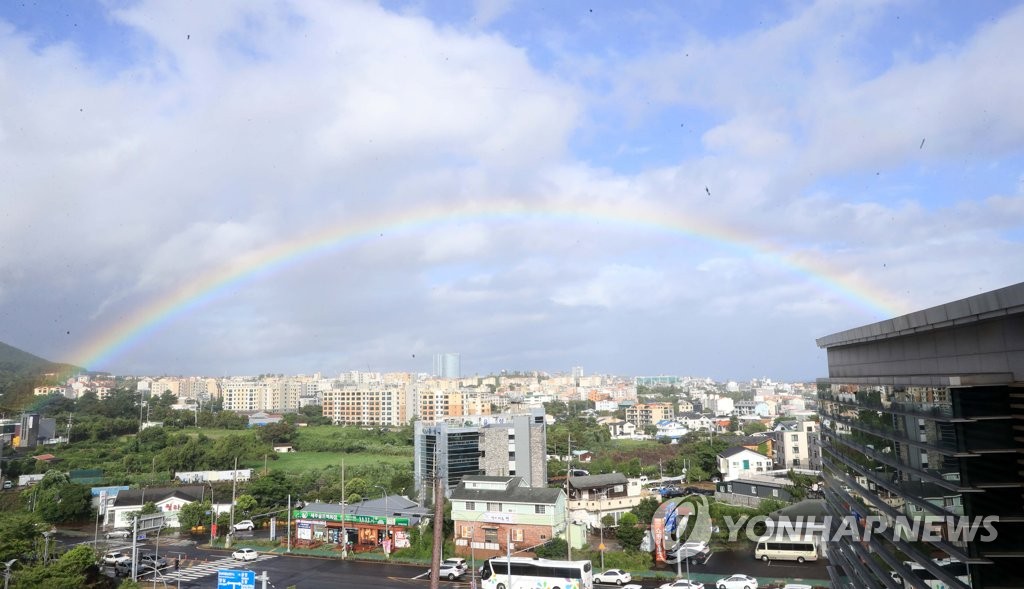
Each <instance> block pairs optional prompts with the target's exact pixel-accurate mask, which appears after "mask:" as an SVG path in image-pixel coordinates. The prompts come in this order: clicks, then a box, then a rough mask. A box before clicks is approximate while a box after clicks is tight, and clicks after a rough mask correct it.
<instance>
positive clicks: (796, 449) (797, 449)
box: [793, 446, 800, 454]
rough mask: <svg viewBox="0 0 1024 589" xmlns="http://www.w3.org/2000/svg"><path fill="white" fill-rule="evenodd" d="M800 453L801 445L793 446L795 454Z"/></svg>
mask: <svg viewBox="0 0 1024 589" xmlns="http://www.w3.org/2000/svg"><path fill="white" fill-rule="evenodd" d="M799 453H800V446H793V454H799Z"/></svg>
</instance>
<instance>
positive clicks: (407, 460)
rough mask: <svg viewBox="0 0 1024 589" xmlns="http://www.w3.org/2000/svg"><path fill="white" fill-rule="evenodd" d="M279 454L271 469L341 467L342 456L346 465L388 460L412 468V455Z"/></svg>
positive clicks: (298, 469) (271, 463) (289, 469)
mask: <svg viewBox="0 0 1024 589" xmlns="http://www.w3.org/2000/svg"><path fill="white" fill-rule="evenodd" d="M277 456H278V459H277V460H272V461H270V462H269V463H268V464H267V466H268V468H269V469H270V470H280V471H284V472H287V473H294V472H302V471H306V470H312V469H319V468H326V467H330V466H336V467H341V460H342V458H344V459H345V466H356V465H363V464H372V463H379V462H387V463H389V464H397V465H407V466H408V467H409V468H410V469H412V457H411V456H380V455H378V454H339V453H337V452H287V453H284V454H278V455H277ZM262 468H263V465H262V464H261V465H259V467H258V468H257V470H260V471H261V472H262Z"/></svg>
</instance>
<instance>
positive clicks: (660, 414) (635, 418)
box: [626, 403, 675, 429]
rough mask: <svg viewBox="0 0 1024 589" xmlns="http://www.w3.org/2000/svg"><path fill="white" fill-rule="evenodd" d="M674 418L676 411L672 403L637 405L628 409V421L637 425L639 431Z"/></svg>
mask: <svg viewBox="0 0 1024 589" xmlns="http://www.w3.org/2000/svg"><path fill="white" fill-rule="evenodd" d="M674 418H675V410H674V409H673V407H672V403H637V404H636V405H633V406H632V407H628V408H626V421H628V422H630V423H632V424H633V425H635V426H636V427H637V429H643V428H644V427H646V426H648V425H654V424H656V423H658V422H659V421H672V420H673V419H674Z"/></svg>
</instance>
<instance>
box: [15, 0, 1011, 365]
mask: <svg viewBox="0 0 1024 589" xmlns="http://www.w3.org/2000/svg"><path fill="white" fill-rule="evenodd" d="M1021 31H1024V8H1021V7H1020V6H1015V3H1012V2H1005V3H1004V2H995V1H993V2H955V1H952V0H950V1H939V2H925V1H923V0H922V1H910V2H884V1H874V2H866V1H851V2H838V1H825V2H794V1H786V2H778V3H766V2H749V3H742V2H720V3H719V2H703V1H701V2H681V1H677V0H671V1H667V2H618V1H595V2H588V3H579V2H560V3H552V2H545V1H532V2H516V1H511V0H509V1H503V0H481V1H478V2H475V3H474V2H455V1H451V2H415V1H413V2H402V1H383V2H380V3H373V2H351V3H345V2H336V1H333V0H331V1H323V2H319V1H315V0H309V1H305V0H303V1H299V2H251V1H248V0H245V1H243V0H238V1H218V2H205V1H204V2H194V3H189V2H181V1H168V2H155V1H142V2H121V1H117V0H112V1H100V2H84V1H83V2H60V3H58V2H24V3H22V2H3V3H0V195H2V196H0V198H2V206H0V341H3V342H5V343H8V344H11V345H14V346H17V347H19V348H22V349H24V350H26V351H29V352H32V353H34V354H37V355H40V356H43V357H46V358H48V359H53V360H60V361H68V362H75V363H78V364H80V365H85V366H87V367H88V368H91V369H94V370H107V371H112V372H115V373H118V374H154V375H155V374H203V375H213V376H219V375H230V374H258V373H268V372H280V373H286V374H296V373H312V372H315V371H322V372H324V373H326V374H335V373H337V372H340V371H343V370H352V369H355V370H367V369H370V370H378V371H390V370H408V371H424V372H426V371H429V370H430V369H431V356H432V354H434V353H437V352H448V351H457V352H461V353H462V363H463V372H464V373H468V374H473V373H479V374H483V373H488V372H492V371H498V370H502V369H507V370H544V371H549V372H562V371H568V370H569V369H570V368H571V367H572V366H577V365H578V366H582V367H583V368H584V372H585V373H588V374H589V373H614V374H622V375H640V374H685V375H695V376H710V377H712V378H716V379H720V380H725V379H747V378H751V377H759V376H769V377H773V378H777V379H813V378H815V377H818V376H824V375H825V372H826V364H825V358H824V354H823V353H822V352H821V351H820V350H818V349H817V347H816V346H815V344H814V340H815V338H817V337H820V336H823V335H827V334H829V333H833V332H836V331H840V330H843V329H847V328H851V327H855V326H858V325H862V324H864V323H869V322H872V321H877V320H880V319H884V318H887V317H889V316H892V315H895V314H900V313H905V312H909V311H912V310H915V309H919V308H923V307H927V306H931V305H935V304H939V303H942V302H946V301H949V300H953V299H957V298H962V297H965V296H969V295H972V294H976V293H978V292H981V291H987V290H991V289H994V288H999V287H1002V286H1006V285H1009V284H1013V283H1016V282H1020V281H1021V280H1022V279H1024V278H1022V277H1024V247H1022V245H1024V244H1022V242H1024V167H1022V162H1024V108H1022V105H1024V76H1021V73H1020V72H1021V70H1020V67H1021V65H1020V64H1022V63H1024V36H1022V35H1021Z"/></svg>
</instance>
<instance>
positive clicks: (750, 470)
mask: <svg viewBox="0 0 1024 589" xmlns="http://www.w3.org/2000/svg"><path fill="white" fill-rule="evenodd" d="M771 469H772V459H771V458H769V457H767V456H765V455H764V454H759V453H757V452H755V451H753V450H751V449H749V448H744V447H743V446H733V447H732V448H729V449H728V450H725V451H723V452H721V453H720V454H719V455H718V472H720V473H721V474H722V480H723V481H731V480H735V479H739V478H742V477H744V476H747V475H752V474H759V473H764V472H767V471H769V470H771Z"/></svg>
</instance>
